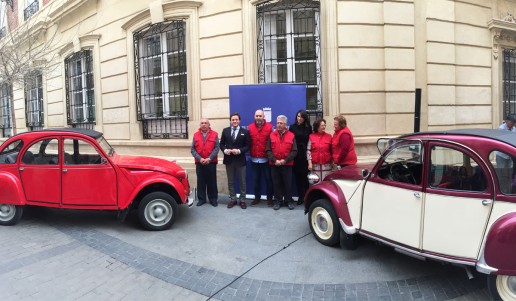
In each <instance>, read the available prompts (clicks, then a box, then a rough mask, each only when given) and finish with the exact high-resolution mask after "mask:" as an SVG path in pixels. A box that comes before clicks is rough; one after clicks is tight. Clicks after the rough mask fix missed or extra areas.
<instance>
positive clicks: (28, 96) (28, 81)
mask: <svg viewBox="0 0 516 301" xmlns="http://www.w3.org/2000/svg"><path fill="white" fill-rule="evenodd" d="M42 79H43V75H42V73H41V71H40V70H36V71H33V72H29V73H28V74H27V75H26V76H25V79H24V81H25V124H26V126H27V128H29V129H30V130H31V131H33V130H36V129H42V128H43V83H42Z"/></svg>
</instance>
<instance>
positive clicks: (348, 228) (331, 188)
mask: <svg viewBox="0 0 516 301" xmlns="http://www.w3.org/2000/svg"><path fill="white" fill-rule="evenodd" d="M322 198H325V199H328V200H329V201H330V202H331V204H332V206H333V208H334V209H335V212H336V213H337V216H338V218H339V220H340V221H341V226H342V228H343V229H344V231H345V232H346V233H348V234H354V233H355V232H356V228H355V227H354V226H353V223H352V222H351V217H350V215H349V208H348V204H347V201H346V196H344V193H343V192H342V190H341V189H340V188H339V186H338V185H337V184H336V183H335V182H334V181H324V182H321V183H318V184H316V185H313V186H311V187H310V188H309V189H308V191H307V192H306V196H305V214H306V213H308V209H309V208H310V206H311V205H312V203H313V202H315V201H316V200H319V199H322Z"/></svg>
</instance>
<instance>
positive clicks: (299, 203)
mask: <svg viewBox="0 0 516 301" xmlns="http://www.w3.org/2000/svg"><path fill="white" fill-rule="evenodd" d="M304 202H305V200H304V198H299V199H297V205H298V206H299V205H303V204H304Z"/></svg>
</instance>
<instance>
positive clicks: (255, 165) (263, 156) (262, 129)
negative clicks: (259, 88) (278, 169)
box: [247, 110, 272, 207]
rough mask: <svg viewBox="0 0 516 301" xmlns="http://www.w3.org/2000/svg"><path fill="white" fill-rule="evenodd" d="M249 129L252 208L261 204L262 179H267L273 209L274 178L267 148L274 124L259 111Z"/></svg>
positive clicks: (270, 204) (266, 186)
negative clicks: (252, 186) (252, 193)
mask: <svg viewBox="0 0 516 301" xmlns="http://www.w3.org/2000/svg"><path fill="white" fill-rule="evenodd" d="M247 129H248V130H249V134H250V135H251V148H250V149H249V153H250V155H251V168H252V169H253V184H254V201H252V202H251V206H255V205H258V204H259V203H260V199H261V194H262V179H265V189H266V190H265V191H266V193H267V205H268V206H269V207H272V178H271V169H270V167H269V160H268V159H267V153H266V151H265V147H266V146H267V139H269V135H270V134H271V133H272V124H271V123H268V122H267V121H266V120H265V114H264V113H263V111H262V110H257V111H256V112H255V113H254V122H253V123H251V124H250V125H249V126H248V127H247Z"/></svg>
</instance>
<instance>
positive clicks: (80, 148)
mask: <svg viewBox="0 0 516 301" xmlns="http://www.w3.org/2000/svg"><path fill="white" fill-rule="evenodd" d="M101 158H102V157H101V155H100V154H99V153H98V151H97V149H96V148H95V147H94V146H93V145H92V144H90V143H89V142H88V141H84V140H80V139H69V138H67V139H65V140H64V164H65V165H85V164H100V163H101V162H102V160H101Z"/></svg>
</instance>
